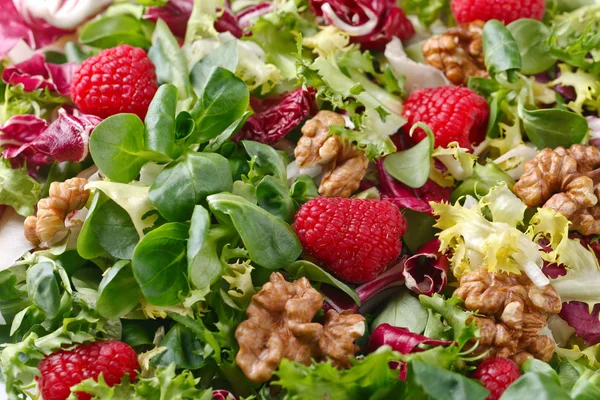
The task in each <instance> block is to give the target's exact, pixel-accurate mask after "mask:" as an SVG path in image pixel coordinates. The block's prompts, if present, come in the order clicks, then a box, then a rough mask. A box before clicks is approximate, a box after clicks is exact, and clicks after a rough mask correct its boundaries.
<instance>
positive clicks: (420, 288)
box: [403, 239, 449, 296]
mask: <svg viewBox="0 0 600 400" xmlns="http://www.w3.org/2000/svg"><path fill="white" fill-rule="evenodd" d="M439 248H440V241H439V240H438V239H434V240H432V241H431V242H429V243H426V244H424V245H423V246H422V247H421V248H420V249H419V251H418V252H417V254H415V255H414V256H412V257H410V258H409V259H408V260H406V263H405V264H404V271H403V274H404V279H405V281H406V282H405V283H406V287H407V288H408V289H410V290H412V291H413V292H416V293H418V294H424V295H427V296H431V295H432V294H434V293H441V291H442V290H443V289H444V288H445V287H446V283H447V281H448V275H447V272H448V265H449V262H448V258H447V257H446V256H445V255H444V254H441V253H440V252H439Z"/></svg>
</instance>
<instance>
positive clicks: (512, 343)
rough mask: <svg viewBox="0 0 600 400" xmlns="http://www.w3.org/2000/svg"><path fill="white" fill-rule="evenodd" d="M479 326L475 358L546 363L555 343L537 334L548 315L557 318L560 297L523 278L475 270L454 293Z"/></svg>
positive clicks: (560, 305)
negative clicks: (538, 360) (535, 360)
mask: <svg viewBox="0 0 600 400" xmlns="http://www.w3.org/2000/svg"><path fill="white" fill-rule="evenodd" d="M455 294H456V296H458V297H459V298H461V299H463V300H464V302H465V307H466V308H467V310H470V311H475V312H477V313H478V316H473V317H472V318H473V319H474V320H475V322H476V323H477V324H478V325H479V326H480V328H481V331H480V338H479V344H478V347H477V348H476V349H475V350H474V352H475V354H484V353H485V352H488V353H487V354H486V356H485V358H490V357H506V358H510V359H512V360H513V361H515V362H516V363H517V364H518V365H521V364H522V363H523V362H525V360H527V359H528V358H533V357H535V358H538V359H540V360H543V361H546V362H548V361H550V359H551V358H552V355H553V354H554V348H555V343H554V340H553V339H552V338H550V337H549V336H545V335H541V334H540V333H539V332H540V330H541V329H542V328H544V327H545V326H546V325H547V319H548V315H549V314H558V313H559V312H560V309H561V307H562V303H561V301H560V297H559V296H558V294H557V293H556V291H555V290H554V288H553V287H552V286H550V285H548V286H545V287H543V288H540V287H537V286H535V285H534V284H533V283H532V282H531V281H530V280H529V278H528V277H527V276H526V275H512V274H511V275H507V274H501V273H491V272H488V271H487V270H485V269H477V270H475V271H471V272H469V273H467V274H465V275H463V276H462V277H461V279H460V286H459V288H458V289H457V290H456V292H455ZM473 344H474V343H473Z"/></svg>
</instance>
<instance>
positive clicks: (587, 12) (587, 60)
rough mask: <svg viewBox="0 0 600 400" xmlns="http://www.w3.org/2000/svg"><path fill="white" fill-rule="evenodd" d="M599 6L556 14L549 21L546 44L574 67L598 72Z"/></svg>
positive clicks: (599, 59)
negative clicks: (550, 22) (548, 34)
mask: <svg viewBox="0 0 600 400" xmlns="http://www.w3.org/2000/svg"><path fill="white" fill-rule="evenodd" d="M598 18H600V5H598V4H595V5H590V6H587V7H582V8H579V9H577V10H575V11H573V12H571V13H566V14H559V15H557V16H556V17H555V18H554V20H553V21H552V29H551V30H550V38H549V39H548V44H549V46H550V51H551V53H552V55H553V56H554V57H556V58H558V59H559V60H562V61H564V62H566V63H567V64H570V65H572V66H574V67H578V68H582V69H584V70H586V71H590V72H592V73H594V74H598V73H599V72H600V51H599V50H598V49H600V26H599V25H598Z"/></svg>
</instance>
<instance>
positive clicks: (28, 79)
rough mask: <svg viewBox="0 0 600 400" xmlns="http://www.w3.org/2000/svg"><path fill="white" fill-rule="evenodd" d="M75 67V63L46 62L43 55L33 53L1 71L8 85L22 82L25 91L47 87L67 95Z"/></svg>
mask: <svg viewBox="0 0 600 400" xmlns="http://www.w3.org/2000/svg"><path fill="white" fill-rule="evenodd" d="M75 68H77V64H76V63H66V64H52V63H47V62H46V60H45V59H44V56H43V55H41V54H35V55H34V56H33V57H31V58H30V59H29V60H27V61H23V62H21V63H19V64H15V65H11V66H9V67H6V68H5V69H4V71H2V80H3V81H4V83H7V84H9V85H18V84H23V90H24V91H25V92H33V91H34V90H38V89H48V90H51V91H53V92H57V93H59V94H61V95H63V96H69V95H70V93H71V79H72V77H73V72H74V71H75Z"/></svg>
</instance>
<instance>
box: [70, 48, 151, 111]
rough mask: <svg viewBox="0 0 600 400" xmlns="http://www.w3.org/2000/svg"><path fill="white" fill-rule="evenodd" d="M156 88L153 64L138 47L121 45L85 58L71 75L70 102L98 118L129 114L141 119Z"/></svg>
mask: <svg viewBox="0 0 600 400" xmlns="http://www.w3.org/2000/svg"><path fill="white" fill-rule="evenodd" d="M157 90H158V84H157V83H156V72H155V68H154V65H153V64H152V62H151V61H150V59H149V58H148V56H147V55H146V53H145V52H144V50H142V49H138V48H135V47H131V46H129V45H126V44H123V45H121V46H117V47H115V48H112V49H106V50H102V51H101V52H100V53H99V54H98V55H97V56H94V57H91V58H88V59H87V60H85V61H84V62H83V63H82V64H81V65H80V66H79V67H78V68H77V69H76V70H75V74H74V75H73V82H72V84H71V96H73V102H75V104H76V105H77V107H79V108H80V109H81V111H83V112H84V113H86V114H93V115H97V116H99V117H102V118H106V117H110V116H111V115H115V114H119V113H133V114H137V116H138V117H140V118H141V119H144V117H145V116H146V113H147V112H148V105H149V104H150V101H152V98H153V97H154V94H155V93H156V91H157Z"/></svg>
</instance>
